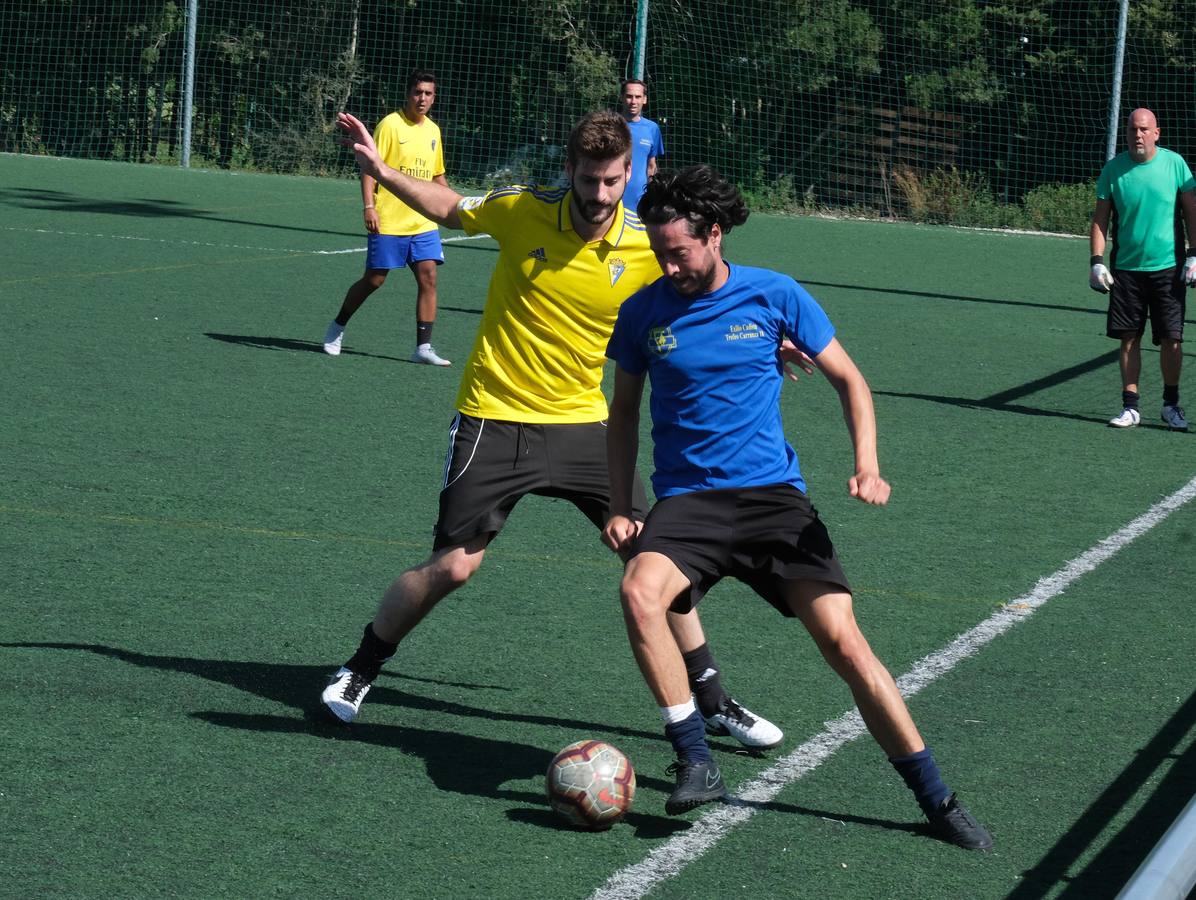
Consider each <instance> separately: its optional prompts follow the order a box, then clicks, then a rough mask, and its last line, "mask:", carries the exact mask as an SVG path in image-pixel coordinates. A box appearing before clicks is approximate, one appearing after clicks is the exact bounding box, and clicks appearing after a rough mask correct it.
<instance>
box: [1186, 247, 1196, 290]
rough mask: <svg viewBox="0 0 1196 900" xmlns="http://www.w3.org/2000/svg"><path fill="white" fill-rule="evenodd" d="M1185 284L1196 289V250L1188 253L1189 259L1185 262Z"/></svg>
mask: <svg viewBox="0 0 1196 900" xmlns="http://www.w3.org/2000/svg"><path fill="white" fill-rule="evenodd" d="M1184 284H1186V285H1187V286H1188V287H1196V249H1192V250H1189V251H1188V258H1187V259H1185V260H1184Z"/></svg>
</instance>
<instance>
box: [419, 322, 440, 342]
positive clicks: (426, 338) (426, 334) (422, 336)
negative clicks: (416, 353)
mask: <svg viewBox="0 0 1196 900" xmlns="http://www.w3.org/2000/svg"><path fill="white" fill-rule="evenodd" d="M434 324H435V323H434V322H416V323H415V346H417V347H418V346H419V345H420V344H430V343H432V326H433V325H434Z"/></svg>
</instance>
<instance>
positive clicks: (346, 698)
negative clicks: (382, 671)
mask: <svg viewBox="0 0 1196 900" xmlns="http://www.w3.org/2000/svg"><path fill="white" fill-rule="evenodd" d="M369 692H370V681H369V680H368V679H367V678H366V677H365V676H364V675H359V674H358V673H357V672H354V671H353V670H352V669H346V668H345V667H344V666H341V667H340V668H339V669H337V670H336V674H335V675H333V676H332V677H331V678H329V679H328V686H327V687H326V688H324V693H323V694H321V695H320V701H321V702H322V703H323V704H324V708H325V709H326V710H328V712H329V713H331V714H332V716H333V717H334V718H336V719H337V720H338V721H341V722H344V723H345V724H346V725H347V724H349V723H350V722H352V721H353V720H354V719H356V718H357V713H358V712H359V711H360V710H361V701H362V700H364V699H365V695H366V694H368V693H369Z"/></svg>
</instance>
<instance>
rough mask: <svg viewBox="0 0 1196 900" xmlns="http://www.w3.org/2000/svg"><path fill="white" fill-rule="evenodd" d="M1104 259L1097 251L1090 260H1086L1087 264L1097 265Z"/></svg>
mask: <svg viewBox="0 0 1196 900" xmlns="http://www.w3.org/2000/svg"><path fill="white" fill-rule="evenodd" d="M1104 261H1105V258H1104V256H1102V255H1101V254H1099V253H1098V254H1096V255H1095V256H1093V257H1092V258H1091V259H1090V260H1088V265H1090V266H1098V265H1101V264H1103V263H1104Z"/></svg>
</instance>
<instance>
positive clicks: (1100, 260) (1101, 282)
mask: <svg viewBox="0 0 1196 900" xmlns="http://www.w3.org/2000/svg"><path fill="white" fill-rule="evenodd" d="M1091 262H1092V271H1091V272H1089V273H1088V287H1090V288H1092V289H1093V290H1094V291H1097V292H1098V293H1101V294H1107V293H1109V291H1110V290H1111V289H1112V287H1113V273H1112V272H1110V271H1109V269H1108V267H1107V266H1106V265H1105V258H1104V257H1103V256H1094V257H1092V260H1091Z"/></svg>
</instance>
